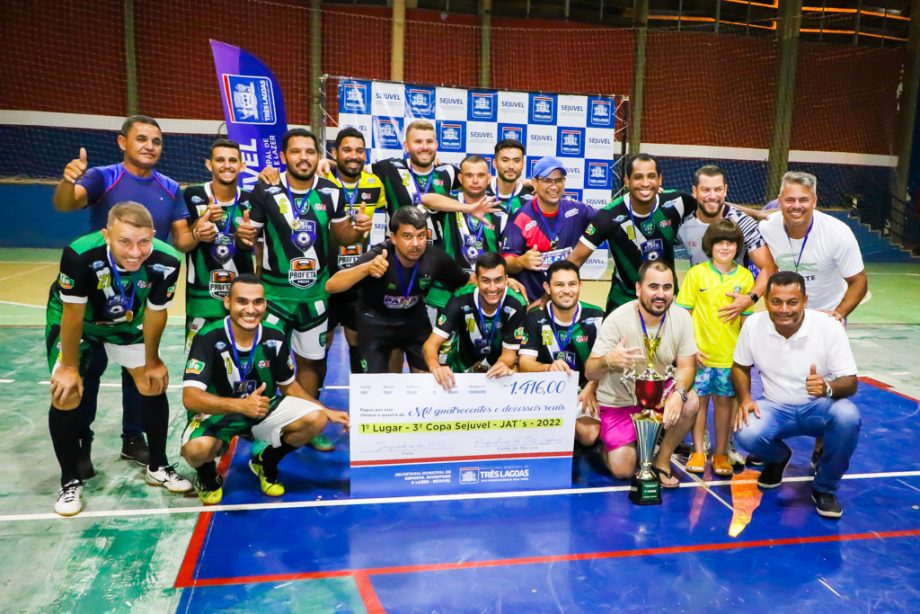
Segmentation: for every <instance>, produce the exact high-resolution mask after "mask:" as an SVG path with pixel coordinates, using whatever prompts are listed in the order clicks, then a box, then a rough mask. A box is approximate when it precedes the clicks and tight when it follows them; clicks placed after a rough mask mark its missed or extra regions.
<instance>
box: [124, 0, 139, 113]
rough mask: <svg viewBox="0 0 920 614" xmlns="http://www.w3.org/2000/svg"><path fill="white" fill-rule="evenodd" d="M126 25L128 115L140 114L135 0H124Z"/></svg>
mask: <svg viewBox="0 0 920 614" xmlns="http://www.w3.org/2000/svg"><path fill="white" fill-rule="evenodd" d="M124 24H125V86H126V88H127V92H126V94H127V99H126V100H125V102H126V103H127V109H128V115H137V114H138V113H139V112H140V102H139V99H138V95H137V47H136V46H135V40H134V0H124Z"/></svg>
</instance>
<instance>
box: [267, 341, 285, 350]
mask: <svg viewBox="0 0 920 614" xmlns="http://www.w3.org/2000/svg"><path fill="white" fill-rule="evenodd" d="M265 347H269V348H272V349H274V350H275V351H277V350H280V349H281V341H280V340H278V339H269V340H268V341H266V342H265Z"/></svg>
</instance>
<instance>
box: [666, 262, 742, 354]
mask: <svg viewBox="0 0 920 614" xmlns="http://www.w3.org/2000/svg"><path fill="white" fill-rule="evenodd" d="M753 287H754V276H753V275H751V272H750V271H749V270H748V269H747V268H746V267H743V266H738V265H737V264H736V265H735V268H734V269H732V271H731V272H730V273H723V272H721V271H720V270H718V269H717V268H716V267H715V266H714V265H713V263H712V260H707V261H706V262H701V263H700V264H698V265H696V266H693V267H691V268H690V270H689V271H687V276H686V277H684V281H683V282H681V284H680V293H679V294H678V295H677V304H678V305H680V306H681V307H683V308H685V309H689V310H690V311H691V316H692V317H693V334H694V335H695V336H696V345H697V347H698V348H699V350H700V351H701V352H702V353H703V354H705V355H706V360H705V361H703V364H704V365H705V366H707V367H715V368H719V369H725V368H730V367H731V366H732V352H734V350H735V343H737V341H738V334H739V333H740V332H741V318H735V319H734V320H732V321H731V322H723V321H722V320H720V319H719V309H721V308H722V307H726V306H728V305H731V304H732V302H734V300H735V299H734V298H732V297H731V296H729V294H731V293H737V294H748V293H749V292H750V291H751V288H753ZM751 313H753V312H752V311H745V312H744V313H743V314H742V315H745V316H748V315H751Z"/></svg>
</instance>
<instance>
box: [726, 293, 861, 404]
mask: <svg viewBox="0 0 920 614" xmlns="http://www.w3.org/2000/svg"><path fill="white" fill-rule="evenodd" d="M734 360H735V362H736V363H738V364H739V365H742V366H745V367H749V366H751V365H754V366H756V367H757V368H758V369H759V370H760V375H761V378H762V379H763V395H764V397H766V398H767V399H769V400H770V401H773V402H775V403H785V404H789V405H804V404H805V403H808V402H809V401H811V400H813V399H814V397H812V396H809V394H808V392H807V391H806V389H805V379H806V378H807V377H808V373H809V372H810V370H811V365H815V366H816V367H817V372H818V375H820V376H822V377H824V378H825V379H827V380H833V379H837V378H839V377H843V376H845V375H856V361H855V360H854V359H853V352H852V350H851V349H850V342H849V340H848V339H847V333H846V330H845V329H844V328H843V325H842V324H841V323H840V322H838V321H837V320H836V319H834V318H833V317H831V316H830V315H828V314H826V313H822V312H820V311H815V310H813V309H806V310H805V319H804V320H803V321H802V327H801V328H799V330H797V331H796V333H795V334H794V335H792V336H791V337H790V338H789V339H786V338H785V337H783V336H782V335H780V334H779V333H778V332H776V327H775V326H773V322H772V321H771V320H770V314H769V313H767V312H765V311H762V312H760V313H755V314H754V315H752V316H751V317H749V318H748V319H747V320H746V321H745V322H744V326H742V327H741V334H740V335H739V337H738V343H737V345H735V354H734Z"/></svg>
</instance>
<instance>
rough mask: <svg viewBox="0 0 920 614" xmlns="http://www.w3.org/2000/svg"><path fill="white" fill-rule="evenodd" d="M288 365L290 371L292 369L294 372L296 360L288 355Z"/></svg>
mask: <svg viewBox="0 0 920 614" xmlns="http://www.w3.org/2000/svg"><path fill="white" fill-rule="evenodd" d="M286 364H287V368H288V369H290V370H292V371H293V370H294V358H293V357H292V356H291V355H290V354H288V358H287V363H286Z"/></svg>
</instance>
